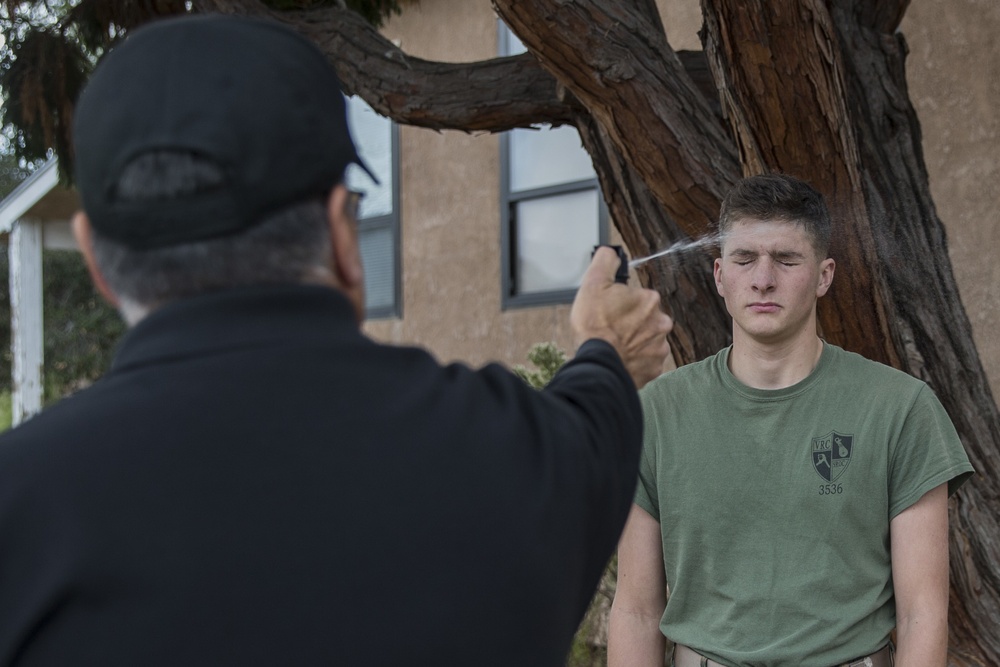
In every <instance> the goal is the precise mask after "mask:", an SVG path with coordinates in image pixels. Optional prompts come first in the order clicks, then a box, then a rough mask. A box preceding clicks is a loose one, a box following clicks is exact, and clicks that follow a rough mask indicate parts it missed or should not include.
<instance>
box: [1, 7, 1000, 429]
mask: <svg viewBox="0 0 1000 667" xmlns="http://www.w3.org/2000/svg"><path fill="white" fill-rule="evenodd" d="M658 3H659V6H660V7H661V10H662V14H663V19H664V24H665V25H666V26H667V31H668V38H669V40H670V43H671V45H672V46H673V47H674V48H675V49H700V48H701V44H700V42H699V39H698V36H697V32H698V29H699V28H700V25H701V11H700V8H699V2H698V0H658ZM902 31H903V33H904V34H905V35H906V37H907V40H908V43H909V46H910V56H909V59H908V63H907V69H908V80H909V85H910V97H911V100H912V101H913V104H914V106H915V108H916V110H917V112H918V115H919V118H920V122H921V125H922V128H923V140H924V141H923V144H924V155H925V159H926V162H927V167H928V170H929V173H930V186H931V191H932V194H933V196H934V200H935V203H936V206H937V210H938V214H939V215H940V217H941V219H942V220H943V221H944V224H945V227H946V230H947V233H948V239H949V244H950V252H951V259H952V264H953V267H954V271H955V274H956V278H957V280H958V284H959V288H960V290H961V294H962V299H963V303H964V305H965V309H966V312H967V313H968V316H969V319H970V321H971V323H972V328H973V335H974V337H975V340H976V344H977V346H978V349H979V353H980V356H981V358H982V361H983V364H984V366H985V368H986V372H987V375H988V377H989V379H990V384H991V386H992V388H993V392H994V394H995V395H996V396H1000V333H998V331H1000V244H998V240H1000V215H998V209H1000V187H998V186H997V185H996V182H997V180H998V178H1000V113H998V112H997V109H998V108H1000V41H998V37H997V36H998V35H1000V3H998V2H996V0H914V2H912V3H911V5H910V7H909V10H908V11H907V14H906V17H905V19H904V21H903V24H902ZM384 33H385V35H386V36H387V37H389V38H390V39H392V40H393V41H395V42H396V43H398V44H399V45H400V46H401V47H402V49H403V50H404V51H405V52H406V53H408V54H411V55H413V56H417V57H421V58H425V59H428V60H438V61H449V62H464V61H476V60H484V59H489V58H493V57H495V56H497V55H499V54H509V53H514V52H516V51H517V50H518V48H519V45H518V43H517V40H516V39H514V38H512V37H511V36H510V34H509V33H508V32H507V31H506V30H505V29H503V28H502V27H501V25H500V23H499V21H498V20H497V18H496V16H495V14H494V13H493V10H492V8H491V5H490V3H489V2H488V1H487V0H420V2H418V3H416V4H411V5H407V7H406V9H405V10H404V12H403V14H402V15H400V16H398V17H395V18H393V20H392V21H390V22H389V24H388V25H387V26H386V28H385V29H384ZM351 122H352V127H353V130H354V132H355V135H356V136H357V138H358V139H359V143H360V144H361V150H362V154H363V155H364V157H365V159H366V161H367V162H368V163H369V164H370V165H371V166H372V167H373V168H374V169H375V170H376V172H378V173H379V175H380V178H381V181H382V184H381V185H380V186H375V185H374V184H373V183H371V182H370V181H368V180H367V179H366V178H363V177H358V178H357V180H356V182H355V183H354V184H355V185H357V186H358V187H359V188H360V189H362V190H365V191H366V192H367V195H368V196H367V197H366V198H365V201H364V202H363V204H362V209H361V213H362V216H363V217H364V220H362V223H361V224H362V231H361V233H362V248H363V254H364V256H365V257H364V259H365V264H366V269H367V271H366V273H367V278H368V280H369V284H368V292H369V321H368V323H367V324H366V330H367V331H368V332H369V334H370V335H372V336H373V337H375V338H377V339H380V340H383V341H388V342H393V343H401V344H416V345H420V346H423V347H425V348H427V349H429V350H430V351H431V352H433V353H434V354H435V356H437V357H438V358H439V359H440V360H442V361H451V360H462V361H466V362H468V363H470V364H472V365H474V366H478V365H481V364H484V363H486V362H489V361H500V362H502V363H505V364H507V365H514V364H522V363H526V361H527V352H528V350H529V349H530V348H531V346H532V345H533V344H535V343H538V342H544V341H555V342H556V343H557V344H558V345H559V346H560V347H561V348H562V349H564V350H566V351H568V352H569V351H571V350H572V340H571V333H570V330H569V326H568V319H569V305H568V304H569V301H570V299H571V297H572V287H573V285H574V284H575V281H576V279H577V278H578V276H579V274H580V273H581V272H582V270H583V267H584V266H585V265H586V260H587V257H588V255H589V248H590V246H592V245H593V244H594V243H595V242H597V241H598V240H600V241H605V240H611V241H615V240H616V235H615V233H614V231H613V230H612V229H611V224H610V221H609V220H608V219H607V213H606V211H605V210H603V205H602V204H601V201H600V200H601V197H600V193H599V191H598V190H597V186H596V181H595V179H594V175H593V171H592V168H591V166H590V159H589V157H588V156H587V155H586V153H584V152H583V150H582V149H581V148H580V145H579V137H577V136H576V132H575V130H574V129H572V128H561V129H559V130H557V131H555V132H536V131H530V130H519V131H516V132H513V133H509V134H505V135H491V134H480V135H468V134H465V133H462V132H453V131H452V132H447V131H446V132H434V131H430V130H424V129H419V128H414V127H407V126H402V127H396V126H393V125H392V124H391V123H389V122H388V121H387V120H386V119H384V118H380V117H378V116H377V115H375V114H374V113H373V112H371V110H370V109H367V107H366V106H365V105H364V104H363V103H361V102H360V101H358V100H352V104H351ZM76 207H77V203H76V197H75V194H74V193H73V192H70V191H66V190H64V189H63V188H61V187H60V186H58V184H57V178H56V165H55V164H54V162H53V163H50V164H48V165H46V167H45V168H43V169H41V170H39V171H38V172H36V173H35V174H34V175H33V176H32V177H31V178H30V179H28V181H26V182H25V183H24V184H22V186H21V187H20V188H18V190H17V191H15V193H13V194H12V195H11V196H10V197H8V198H7V199H5V200H4V202H2V204H0V233H6V232H10V234H11V236H10V238H11V272H12V275H11V281H10V285H11V299H12V305H14V306H16V308H15V310H16V311H17V313H16V314H15V315H16V316H15V321H16V322H15V323H16V326H15V327H14V329H15V331H14V345H13V347H14V350H13V352H14V369H15V376H16V380H17V381H16V382H15V385H16V386H17V387H18V388H19V389H18V391H15V396H14V404H15V405H14V413H15V422H16V421H18V420H19V419H20V418H22V417H23V416H25V415H27V414H31V413H32V412H34V411H35V410H37V409H38V408H39V407H40V405H41V402H40V396H41V385H40V382H41V375H40V364H41V363H42V343H41V333H40V332H41V307H40V303H41V300H42V294H41V291H42V287H41V273H40V271H41V269H40V257H41V255H40V253H41V248H42V247H43V246H44V247H55V248H60V247H66V248H71V247H73V245H72V241H71V239H70V238H69V234H68V229H67V227H68V225H67V220H68V217H69V215H70V214H71V212H72V211H73V210H74V209H75V208H76ZM547 242H552V243H550V244H549V245H548V246H547V245H546V243H547Z"/></svg>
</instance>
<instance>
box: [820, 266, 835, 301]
mask: <svg viewBox="0 0 1000 667" xmlns="http://www.w3.org/2000/svg"><path fill="white" fill-rule="evenodd" d="M836 269H837V263H836V262H835V261H834V260H833V258H832V257H828V258H826V259H824V260H823V261H822V262H820V265H819V283H818V284H817V285H816V298H819V297H821V296H823V295H824V294H826V293H827V291H828V290H829V289H830V285H832V284H833V274H834V272H835V271H836Z"/></svg>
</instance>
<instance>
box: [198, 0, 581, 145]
mask: <svg viewBox="0 0 1000 667" xmlns="http://www.w3.org/2000/svg"><path fill="white" fill-rule="evenodd" d="M198 8H199V9H201V10H204V11H216V12H220V13H227V14H243V15H251V16H264V17H268V18H271V19H274V20H276V21H279V22H281V23H284V24H286V25H288V26H289V27H291V28H293V29H295V30H297V31H298V32H300V33H302V34H303V35H305V36H306V37H307V38H309V39H310V40H312V41H313V42H315V43H316V44H317V45H318V46H319V47H320V49H321V50H322V51H323V52H324V53H325V54H326V55H327V57H328V58H329V59H330V61H331V63H332V64H333V65H334V67H335V68H336V69H337V73H338V75H339V76H340V78H341V82H342V84H343V86H344V90H345V92H346V93H348V94H358V95H360V96H361V98H362V99H364V100H365V102H367V103H368V104H369V105H370V106H371V107H372V108H373V109H374V110H375V111H377V112H378V113H380V114H382V115H383V116H386V117H388V118H391V119H393V120H394V121H396V122H397V123H402V124H405V125H415V126H418V127H427V128H432V129H455V130H464V131H466V132H481V131H487V132H502V131H505V130H511V129H514V128H517V127H530V126H531V125H536V124H540V123H550V124H552V125H565V124H570V123H572V122H573V118H574V112H575V111H577V110H578V105H577V104H576V103H575V101H574V100H573V99H572V96H569V97H567V96H565V95H560V91H559V86H558V85H557V83H556V81H555V79H553V78H552V76H551V75H549V74H548V73H547V72H545V71H544V70H542V69H541V67H539V66H538V63H537V61H536V60H535V59H534V57H533V56H531V55H530V54H522V55H518V56H513V57H510V58H495V59H491V60H485V61H479V62H473V63H454V64H453V63H438V62H431V61H427V60H422V59H420V58H414V57H413V56H409V55H407V54H406V53H404V52H403V51H402V50H401V49H400V48H399V47H397V46H396V45H395V44H393V43H392V42H390V41H389V40H387V39H386V38H385V37H383V36H382V35H381V34H379V32H378V31H377V30H376V29H375V28H373V27H372V26H371V25H370V24H369V23H368V22H366V21H365V20H364V19H363V18H361V17H360V16H359V15H358V14H356V13H355V12H353V11H351V10H349V9H344V8H340V7H326V8H321V9H312V10H300V11H280V12H279V11H272V10H270V9H268V8H267V7H266V6H265V5H264V4H263V3H262V2H260V1H259V0H199V2H198Z"/></svg>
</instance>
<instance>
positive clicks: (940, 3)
mask: <svg viewBox="0 0 1000 667" xmlns="http://www.w3.org/2000/svg"><path fill="white" fill-rule="evenodd" d="M901 31H902V32H903V34H904V36H905V37H906V40H907V43H908V44H909V46H910V55H909V58H908V59H907V67H906V70H907V83H908V85H909V87H910V99H911V100H912V102H913V105H914V107H915V108H916V110H917V115H918V116H919V118H920V125H921V127H922V128H923V136H924V142H923V145H924V158H925V160H926V162H927V170H928V173H929V176H930V186H931V194H932V195H933V197H934V203H935V205H936V207H937V211H938V215H939V216H940V218H941V220H942V221H943V222H944V225H945V230H946V231H947V234H948V244H949V252H950V254H951V261H952V266H953V268H954V271H955V277H956V280H957V281H958V286H959V289H960V290H961V296H962V303H963V304H964V305H965V310H966V313H968V316H969V320H970V321H971V322H972V332H973V336H974V338H975V341H976V347H977V348H978V349H979V356H980V358H981V359H982V361H983V365H984V366H985V368H986V373H987V375H988V376H989V378H990V385H991V387H992V389H993V394H994V397H996V398H1000V333H998V331H1000V183H998V180H1000V2H997V0H914V2H913V3H912V4H911V5H910V8H909V9H908V10H907V13H906V17H905V18H904V20H903V24H902V26H901Z"/></svg>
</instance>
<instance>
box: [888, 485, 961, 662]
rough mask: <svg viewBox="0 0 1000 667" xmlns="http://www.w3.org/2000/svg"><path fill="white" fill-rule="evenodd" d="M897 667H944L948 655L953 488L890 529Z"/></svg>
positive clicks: (928, 497) (937, 491)
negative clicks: (950, 499)
mask: <svg viewBox="0 0 1000 667" xmlns="http://www.w3.org/2000/svg"><path fill="white" fill-rule="evenodd" d="M889 535H890V540H891V549H892V580H893V587H894V588H895V593H896V641H897V650H896V665H897V667H943V666H944V665H945V664H946V663H947V654H948V485H947V484H942V485H941V486H938V487H936V488H934V489H931V490H930V491H928V492H927V493H925V494H924V496H923V497H922V498H921V499H920V500H918V501H917V502H916V503H915V504H913V505H912V506H910V507H908V508H907V509H905V510H903V511H902V512H900V513H899V514H898V515H897V516H896V517H895V518H894V519H893V520H892V522H891V523H890V525H889Z"/></svg>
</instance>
